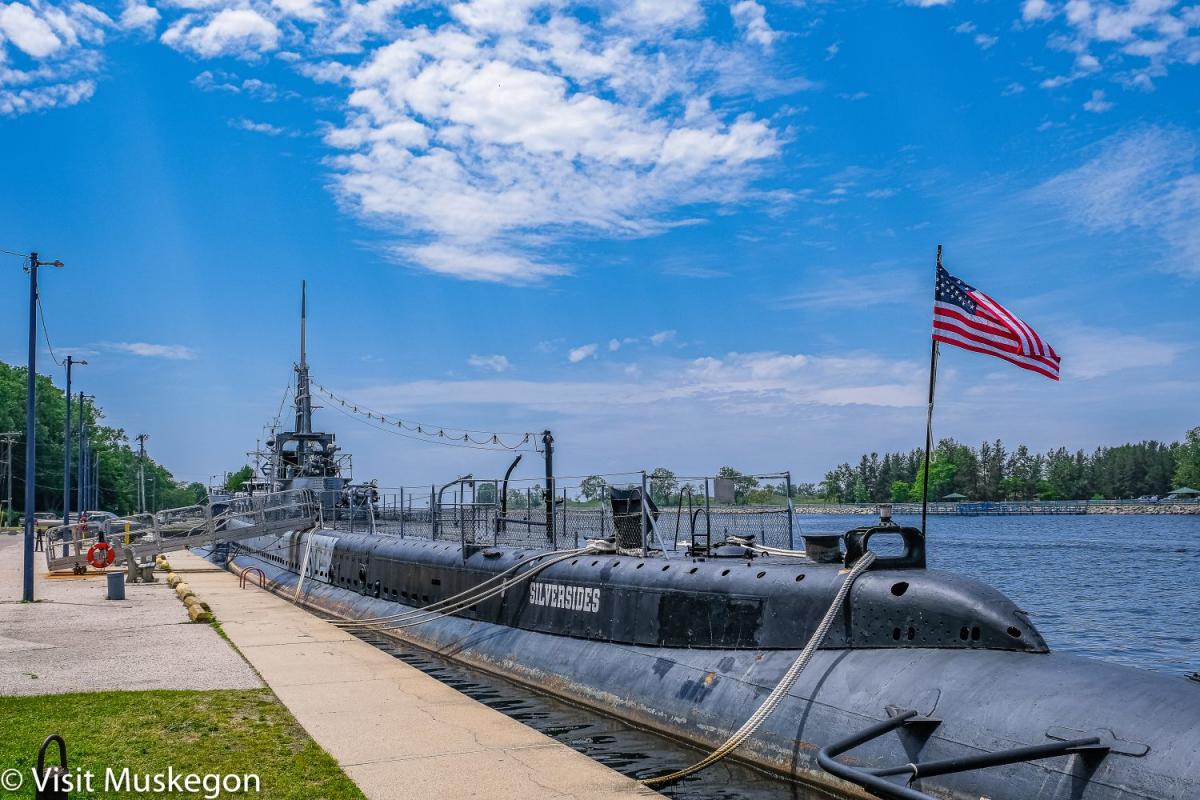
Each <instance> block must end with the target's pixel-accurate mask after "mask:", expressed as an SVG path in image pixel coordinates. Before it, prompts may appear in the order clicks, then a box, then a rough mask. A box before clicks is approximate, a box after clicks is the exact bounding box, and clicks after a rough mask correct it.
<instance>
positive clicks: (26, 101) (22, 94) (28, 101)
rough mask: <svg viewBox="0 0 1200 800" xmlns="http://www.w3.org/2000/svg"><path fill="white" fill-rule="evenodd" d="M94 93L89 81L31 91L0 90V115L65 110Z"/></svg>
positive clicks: (38, 88)
mask: <svg viewBox="0 0 1200 800" xmlns="http://www.w3.org/2000/svg"><path fill="white" fill-rule="evenodd" d="M95 91H96V83H95V81H91V80H82V81H75V82H74V83H57V84H52V85H50V86H38V87H35V88H31V89H16V90H12V89H2V88H0V115H10V114H27V113H29V112H32V111H43V110H45V109H48V108H65V107H67V106H73V105H75V104H76V103H82V102H83V101H84V100H87V99H88V98H90V97H91V96H92V94H93V93H94V92H95Z"/></svg>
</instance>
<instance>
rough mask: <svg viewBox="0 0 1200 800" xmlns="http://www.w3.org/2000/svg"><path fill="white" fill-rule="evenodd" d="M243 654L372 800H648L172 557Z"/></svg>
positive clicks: (568, 752)
mask: <svg viewBox="0 0 1200 800" xmlns="http://www.w3.org/2000/svg"><path fill="white" fill-rule="evenodd" d="M171 563H172V566H173V567H174V568H176V569H179V570H183V571H185V572H186V573H187V575H186V577H187V581H188V583H189V585H191V586H192V588H193V589H194V590H195V591H196V593H197V595H198V596H200V597H202V598H204V600H205V601H206V602H207V603H208V604H209V605H210V606H211V608H212V610H213V613H214V614H215V615H216V618H217V620H218V621H219V622H220V624H221V628H222V630H223V631H224V632H225V634H226V636H228V638H229V640H230V642H232V643H233V644H234V645H235V646H236V647H237V648H238V650H239V651H240V652H241V654H242V655H243V656H244V657H245V658H246V660H247V661H248V662H249V663H250V665H251V666H253V667H254V669H255V670H256V671H257V673H258V674H259V675H260V676H261V677H262V679H263V681H265V682H266V684H267V685H268V686H269V687H270V688H271V689H273V690H274V692H275V694H276V695H277V696H278V697H279V699H280V700H281V701H282V702H283V703H284V705H286V706H287V708H288V709H289V710H290V711H291V713H292V714H293V715H294V716H295V717H296V719H297V720H298V721H299V722H300V724H301V725H302V726H303V727H304V728H305V730H307V731H308V733H309V735H310V736H312V737H313V739H315V740H316V742H317V743H318V744H320V745H321V747H323V748H324V749H325V750H326V751H327V752H328V753H329V754H330V755H332V756H333V757H334V758H335V759H336V760H337V762H338V764H339V765H340V766H341V767H342V769H343V770H344V771H345V772H346V774H347V775H349V776H350V778H351V779H352V780H353V781H354V782H355V783H356V784H357V785H358V786H359V788H360V789H361V790H362V791H363V793H364V794H365V795H366V796H367V797H368V798H370V799H371V800H392V798H395V799H396V800H400V798H405V800H407V798H413V797H443V798H476V797H478V798H488V799H489V800H509V798H511V799H512V800H534V799H535V798H536V799H538V800H541V799H543V798H544V799H545V800H567V798H573V799H574V800H591V799H593V798H594V799H595V800H599V799H600V798H634V797H638V798H646V797H655V796H657V793H655V792H653V791H651V790H649V789H646V788H645V787H642V786H641V785H640V784H638V783H637V782H636V781H634V780H633V779H631V778H627V777H625V776H623V775H621V774H620V773H618V772H615V771H614V770H611V769H609V768H608V767H606V766H603V765H602V764H599V763H597V762H595V761H592V760H591V759H589V758H588V757H587V756H585V755H583V754H582V753H578V752H576V751H574V750H572V749H571V748H570V747H568V746H566V745H564V744H561V743H559V742H556V741H554V740H553V739H551V738H549V737H547V736H545V735H544V734H542V733H539V732H537V731H535V730H534V729H532V728H530V727H527V726H525V725H523V724H521V723H520V722H517V721H516V720H513V719H510V718H509V717H506V716H505V715H504V714H502V713H500V712H498V711H495V710H493V709H491V708H488V707H487V706H485V705H483V704H482V703H479V702H478V701H476V700H473V699H471V698H469V697H467V696H466V695H463V694H461V693H460V692H458V691H457V690H455V689H452V688H450V687H449V686H446V685H445V684H443V683H441V682H440V681H438V680H437V679H435V678H433V677H431V676H429V675H426V674H425V673H423V672H421V671H420V670H418V669H417V668H415V667H413V666H410V665H408V664H405V663H404V662H403V661H400V660H399V659H396V658H394V657H393V656H390V655H388V654H387V653H384V652H383V651H381V650H379V649H377V648H375V647H373V646H371V645H370V644H367V643H366V642H363V641H362V640H360V639H357V638H355V637H354V636H352V635H350V634H349V633H346V632H345V631H342V630H341V629H339V628H337V627H336V626H334V625H331V624H329V623H328V622H326V621H324V620H322V619H320V618H318V617H315V616H313V615H312V614H310V613H308V612H307V611H304V610H302V609H300V608H299V607H297V606H295V605H293V604H291V603H289V602H288V601H287V600H285V599H283V598H281V597H278V596H276V595H273V594H271V593H269V592H266V591H263V590H261V589H259V588H257V587H255V586H253V585H252V584H251V585H248V586H247V588H245V589H241V588H239V581H238V578H237V577H236V576H235V575H232V574H231V573H228V572H226V571H224V570H221V569H218V568H217V567H215V566H213V565H212V564H210V563H209V562H207V561H205V560H203V559H201V558H199V557H198V556H194V555H192V554H190V553H177V554H174V555H172V556H171Z"/></svg>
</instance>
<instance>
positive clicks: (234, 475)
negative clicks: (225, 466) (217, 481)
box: [225, 464, 254, 492]
mask: <svg viewBox="0 0 1200 800" xmlns="http://www.w3.org/2000/svg"><path fill="white" fill-rule="evenodd" d="M253 478H254V467H252V466H250V465H249V464H247V465H246V466H244V467H242V468H241V469H239V470H238V471H237V472H231V473H229V477H227V478H226V479H225V491H227V492H240V491H243V490H244V489H245V486H243V484H244V483H245V482H246V481H248V480H253Z"/></svg>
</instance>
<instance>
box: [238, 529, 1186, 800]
mask: <svg viewBox="0 0 1200 800" xmlns="http://www.w3.org/2000/svg"><path fill="white" fill-rule="evenodd" d="M331 539H332V540H333V541H332V542H331V541H330V540H331ZM307 540H308V535H306V534H284V535H281V536H270V537H262V538H259V539H253V540H249V541H246V542H243V543H241V544H239V545H234V549H235V552H238V553H239V555H237V556H236V558H235V562H236V563H237V564H238V565H240V566H248V565H255V566H260V567H262V568H263V569H264V570H265V571H266V572H267V575H268V579H269V582H270V583H271V585H272V587H273V588H274V589H275V590H276V591H279V592H281V593H284V594H286V595H289V596H290V595H291V593H292V592H293V591H294V589H295V584H296V580H297V577H298V576H297V575H296V574H295V573H296V570H297V569H298V566H299V564H300V563H301V562H302V559H303V553H304V549H305V547H306V546H307ZM331 546H332V554H330V553H329V549H330V547H331ZM312 552H313V553H317V552H320V553H321V554H322V555H321V556H319V557H316V558H310V561H309V567H308V570H307V571H308V573H309V574H308V576H307V578H306V582H305V584H304V588H303V597H304V600H305V602H307V603H309V604H311V605H312V606H314V607H316V608H319V609H322V610H324V611H327V612H329V613H333V614H336V615H339V616H344V617H349V618H368V617H378V616H384V615H388V614H394V613H397V612H399V611H403V610H405V609H407V608H415V607H420V606H424V605H427V604H428V603H430V602H434V601H436V600H438V599H441V598H443V597H448V596H450V595H453V594H456V593H457V592H459V591H461V590H463V589H465V588H467V587H468V586H471V585H475V584H477V583H479V582H480V581H482V580H483V579H484V578H486V577H488V576H490V575H492V574H495V573H496V572H499V571H500V570H502V569H504V568H506V567H509V566H511V565H512V564H513V563H514V561H515V560H517V559H518V558H520V557H524V556H527V555H530V552H529V551H513V550H511V549H510V548H486V549H483V548H480V549H477V550H475V551H474V552H473V553H470V554H469V555H468V556H467V557H466V558H465V559H464V552H463V550H462V549H461V548H460V547H459V546H458V545H457V544H446V543H437V542H423V541H402V540H396V539H393V538H392V537H370V536H351V535H346V534H333V535H331V532H328V531H327V532H324V533H322V534H319V539H318V540H317V541H314V545H313V548H312ZM518 552H523V556H518V555H517V553H518ZM593 562H595V563H593ZM693 570H694V571H693ZM760 573H761V574H760ZM838 573H839V566H838V565H821V564H813V563H810V562H804V561H795V560H774V559H753V560H749V561H747V560H746V559H741V558H732V559H719V558H718V559H710V560H707V561H700V560H695V561H693V560H681V559H678V558H676V559H672V560H670V561H667V560H665V559H656V558H645V559H639V558H635V557H622V556H607V557H600V556H584V557H581V558H580V559H576V563H571V562H566V563H563V564H560V565H556V566H554V567H551V568H548V569H547V570H545V571H544V572H543V573H542V574H539V575H538V576H537V578H536V580H535V581H534V583H533V585H532V586H530V585H523V586H521V587H518V588H517V589H515V590H514V591H513V592H511V593H509V594H507V595H506V596H505V597H504V598H496V599H495V600H493V601H487V602H485V603H481V604H480V605H479V606H478V607H477V608H474V609H471V610H467V611H465V612H463V614H462V615H461V616H455V617H444V618H440V619H438V620H436V621H433V622H429V623H427V624H424V625H418V626H415V627H409V628H405V629H403V630H393V631H385V632H387V633H389V634H390V635H393V636H396V637H397V638H401V639H404V640H407V641H411V642H414V643H416V644H418V645H421V646H424V647H427V648H429V649H432V650H435V651H437V652H439V653H442V654H444V655H447V656H450V657H452V658H455V659H458V660H460V661H463V662H465V663H468V664H471V665H473V666H476V667H479V668H482V669H485V670H488V671H491V672H494V673H497V674H500V675H503V676H505V677H508V678H511V679H513V680H516V681H519V682H521V683H524V684H527V685H529V686H532V687H535V688H538V689H540V690H543V691H548V692H551V693H553V694H556V695H559V696H561V697H564V698H566V699H568V700H571V701H573V702H577V703H581V704H584V705H587V706H590V707H593V708H596V709H598V710H600V711H603V712H606V713H610V714H614V715H616V716H618V717H621V718H624V719H627V720H630V721H631V722H633V723H635V724H639V725H644V726H646V727H649V728H652V729H655V730H659V731H662V732H664V733H667V734H670V735H673V736H677V737H680V738H684V739H688V740H690V741H693V742H696V743H697V744H700V745H702V746H706V747H711V746H715V745H716V744H719V743H720V742H721V741H723V740H724V739H725V738H726V737H727V736H728V734H729V733H730V732H731V731H733V730H734V729H736V728H737V727H738V726H739V725H740V724H741V723H742V722H743V721H744V720H745V718H746V717H747V716H748V715H749V714H750V712H751V711H752V710H753V709H754V708H756V707H757V705H758V704H759V703H760V702H761V701H762V699H763V698H764V697H765V696H766V694H767V693H769V691H770V690H771V688H772V687H773V686H774V685H775V683H776V682H777V681H778V680H779V678H780V677H781V676H782V675H783V673H784V672H785V671H786V670H787V668H788V667H789V666H790V665H791V663H792V661H793V659H794V658H795V656H796V654H797V652H798V650H799V648H800V647H802V646H803V644H804V642H805V641H806V638H807V632H808V631H810V630H811V626H812V625H814V624H815V621H816V618H817V617H819V615H820V614H821V613H822V612H823V611H824V609H825V608H826V607H827V606H828V602H829V598H830V597H832V594H833V592H834V591H835V590H836V586H837V585H838V582H839V576H838ZM801 574H803V577H799V576H800V575H801ZM900 584H904V586H903V587H901V586H900ZM556 586H557V587H581V589H558V588H554V587H556ZM539 587H540V588H539ZM587 589H596V590H598V593H599V594H598V601H597V602H596V603H595V609H594V610H589V609H591V607H592V605H593V604H592V603H591V602H590V600H588V601H587V602H585V601H584V598H589V597H590V595H589V594H588V593H587V592H586V590H587ZM581 591H582V594H581ZM910 628H911V629H912V634H911V636H910V633H909V629H910ZM1014 630H1015V631H1016V633H1018V634H1019V635H1014V633H1013V631H1014ZM689 643H690V644H691V646H686V645H688V644H689ZM900 710H914V711H916V712H918V713H919V714H921V715H928V716H934V717H936V718H937V719H939V720H941V723H940V724H939V725H938V726H937V727H936V729H935V730H933V731H932V732H921V731H916V732H914V731H912V730H907V729H904V730H898V731H894V732H891V733H888V734H887V735H886V736H883V737H881V738H879V739H877V740H875V741H872V742H870V743H867V744H865V745H864V746H862V747H860V748H857V749H855V750H854V751H853V752H852V753H850V754H847V755H846V756H844V757H843V758H842V760H843V761H848V762H853V763H856V764H858V765H861V766H865V767H874V768H878V767H885V766H891V765H895V764H904V763H907V762H910V761H916V760H922V761H928V760H931V759H943V758H961V757H964V756H970V755H979V754H983V753H992V752H996V751H999V750H1004V749H1008V748H1012V747H1020V746H1026V745H1039V744H1045V743H1048V742H1053V741H1060V740H1062V739H1074V738H1080V737H1083V736H1091V735H1098V736H1100V737H1102V738H1104V739H1105V740H1106V741H1109V742H1119V743H1120V746H1115V747H1114V748H1113V749H1112V750H1110V751H1109V752H1107V754H1103V755H1102V756H1100V757H1098V758H1097V757H1094V756H1084V755H1070V756H1060V757H1056V758H1052V759H1047V760H1043V761H1036V762H1029V763H1021V764H1011V765H1006V766H997V767H992V768H988V769H981V770H975V771H972V772H967V773H961V774H953V775H944V776H938V777H934V778H928V779H921V780H918V781H914V782H913V784H912V786H913V788H917V789H920V790H921V791H924V792H927V793H929V794H931V795H934V796H937V797H945V798H971V800H978V798H980V797H988V798H991V800H1118V798H1154V799H1155V800H1191V799H1192V798H1197V797H1200V748H1198V746H1197V745H1198V744H1200V685H1197V684H1194V683H1190V682H1187V681H1182V680H1179V679H1178V678H1172V677H1168V676H1164V675H1159V674H1155V673H1149V672H1143V671H1140V670H1135V669H1131V668H1128V667H1122V666H1117V665H1112V664H1108V663H1104V662H1099V661H1093V660H1089V659H1083V658H1078V657H1073V656H1068V655H1062V654H1057V653H1050V652H1049V651H1048V648H1047V647H1046V644H1045V642H1044V641H1043V640H1042V639H1041V636H1040V635H1039V634H1038V633H1037V631H1036V629H1035V628H1034V627H1033V625H1032V624H1031V623H1030V622H1029V620H1028V619H1027V618H1026V617H1025V616H1024V615H1023V614H1022V613H1021V612H1020V611H1019V610H1018V609H1016V607H1015V606H1014V605H1013V604H1012V603H1011V601H1009V600H1008V599H1007V598H1005V597H1004V596H1003V595H1002V594H1000V593H999V592H996V591H995V590H994V589H991V588H990V587H987V586H984V585H982V584H980V583H978V582H976V581H972V580H969V579H966V578H962V577H960V576H956V575H952V574H948V573H939V572H933V571H928V570H923V569H909V570H881V571H879V572H868V573H866V574H864V575H863V576H862V578H860V580H859V582H858V583H857V584H856V586H855V587H854V590H853V592H852V593H851V597H850V600H849V602H848V603H847V608H846V612H845V614H844V618H843V620H842V621H841V623H840V624H839V625H837V626H835V629H834V631H833V632H832V633H831V636H830V639H829V640H827V642H826V646H825V648H823V649H822V650H821V651H819V652H818V653H817V654H816V656H815V658H814V660H813V662H812V664H811V665H810V667H809V669H808V670H807V671H806V672H805V673H804V674H803V675H802V676H801V678H800V680H799V681H798V682H797V683H796V685H795V687H793V689H792V691H791V693H790V696H789V697H788V699H787V700H786V701H785V703H784V705H783V706H782V707H781V708H780V709H779V710H778V711H777V712H776V714H775V715H773V716H772V717H771V718H770V719H769V720H768V721H767V723H766V724H765V725H764V726H763V727H762V728H760V729H759V731H758V732H757V733H756V734H755V735H754V736H753V737H752V738H751V739H750V740H749V741H748V742H747V744H746V745H745V746H744V747H743V748H742V749H741V750H739V751H738V753H737V756H738V757H739V758H742V759H745V760H748V761H751V762H754V763H757V764H759V765H762V766H766V767H769V768H771V769H774V770H778V771H782V772H784V773H787V774H790V775H793V776H796V777H797V778H799V779H801V780H803V781H805V782H808V783H812V784H817V785H822V786H826V787H832V788H835V789H837V790H839V791H840V792H842V793H844V794H846V795H847V796H868V795H865V794H864V792H863V790H861V789H858V788H857V787H854V786H851V785H850V784H847V783H845V782H844V781H841V780H839V779H837V778H834V777H833V776H831V775H830V774H829V773H827V772H825V771H824V770H822V769H821V768H820V767H819V766H818V765H817V763H816V752H817V750H818V749H820V748H821V747H823V746H825V745H828V744H830V743H832V742H835V741H837V740H840V739H844V738H847V737H849V736H851V735H853V734H855V733H857V732H859V731H861V730H862V729H864V728H866V727H867V726H869V725H871V724H873V723H876V722H879V721H880V720H884V719H887V718H888V716H889V714H891V713H896V712H897V711H900ZM681 766H682V765H681Z"/></svg>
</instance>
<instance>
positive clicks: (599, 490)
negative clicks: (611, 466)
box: [579, 475, 608, 500]
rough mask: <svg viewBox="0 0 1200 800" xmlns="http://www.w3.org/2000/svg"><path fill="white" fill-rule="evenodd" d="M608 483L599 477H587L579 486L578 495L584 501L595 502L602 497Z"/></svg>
mask: <svg viewBox="0 0 1200 800" xmlns="http://www.w3.org/2000/svg"><path fill="white" fill-rule="evenodd" d="M606 486H608V482H607V481H605V480H604V478H601V477H600V476H599V475H589V476H587V477H586V478H584V479H583V481H582V482H581V483H580V484H579V493H580V494H582V495H583V498H584V499H585V500H595V499H597V498H599V497H603V496H604V488H605V487H606Z"/></svg>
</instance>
